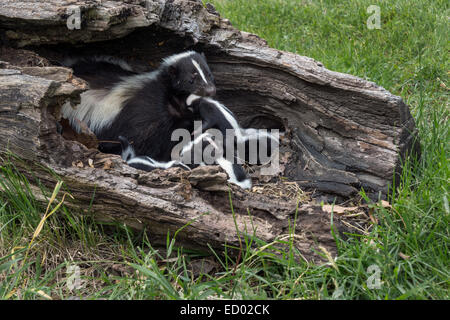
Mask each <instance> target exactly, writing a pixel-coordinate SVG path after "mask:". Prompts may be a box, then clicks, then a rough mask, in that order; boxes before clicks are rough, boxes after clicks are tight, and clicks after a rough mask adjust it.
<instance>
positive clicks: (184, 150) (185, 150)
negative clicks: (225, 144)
mask: <svg viewBox="0 0 450 320" xmlns="http://www.w3.org/2000/svg"><path fill="white" fill-rule="evenodd" d="M210 137H211V134H209V133H206V132H205V133H202V134H201V135H199V136H198V137H197V138H195V139H194V140H193V141H191V142H189V143H188V144H187V145H185V146H184V147H183V149H181V152H180V156H183V155H184V154H185V153H186V152H187V151H189V150H191V149H192V147H193V146H194V145H196V144H197V143H199V142H201V141H203V139H206V138H210ZM211 141H212V140H211ZM213 143H214V142H213ZM214 145H215V144H214Z"/></svg>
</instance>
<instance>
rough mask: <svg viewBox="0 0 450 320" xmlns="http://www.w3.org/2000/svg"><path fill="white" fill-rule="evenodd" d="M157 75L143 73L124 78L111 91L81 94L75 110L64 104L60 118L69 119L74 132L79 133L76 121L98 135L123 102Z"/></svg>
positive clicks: (91, 91)
mask: <svg viewBox="0 0 450 320" xmlns="http://www.w3.org/2000/svg"><path fill="white" fill-rule="evenodd" d="M157 75H158V71H153V72H149V73H144V74H140V75H136V76H131V77H127V78H125V79H124V80H123V81H121V82H119V83H118V84H116V85H115V86H114V87H113V88H112V89H111V90H106V89H96V90H88V91H86V92H83V93H82V94H81V95H80V97H81V103H80V104H79V105H78V106H76V107H75V108H72V106H71V105H70V103H66V104H64V106H63V107H62V116H63V117H64V118H67V119H69V121H70V123H71V125H72V127H73V128H74V129H75V130H76V131H78V132H79V131H80V126H79V123H78V121H82V122H84V123H86V125H87V126H88V127H89V129H91V130H92V131H93V132H94V133H95V134H98V133H99V132H100V131H101V130H103V129H104V128H107V127H109V126H110V125H111V123H112V122H113V121H114V119H115V118H116V116H117V115H118V114H119V113H120V111H121V110H122V108H123V106H124V104H125V102H126V101H127V100H128V99H129V98H131V97H132V96H133V95H134V94H135V93H136V92H137V91H138V90H139V89H141V88H142V87H143V86H144V84H145V82H146V81H148V80H151V79H154V78H156V76H157ZM77 120H78V121H77Z"/></svg>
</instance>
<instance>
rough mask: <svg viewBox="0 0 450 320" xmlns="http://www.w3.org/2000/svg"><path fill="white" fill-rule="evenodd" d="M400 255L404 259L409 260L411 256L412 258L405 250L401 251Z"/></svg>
mask: <svg viewBox="0 0 450 320" xmlns="http://www.w3.org/2000/svg"><path fill="white" fill-rule="evenodd" d="M398 256H399V257H400V258H402V259H403V260H409V258H411V256H407V255H406V254H404V253H403V252H399V253H398Z"/></svg>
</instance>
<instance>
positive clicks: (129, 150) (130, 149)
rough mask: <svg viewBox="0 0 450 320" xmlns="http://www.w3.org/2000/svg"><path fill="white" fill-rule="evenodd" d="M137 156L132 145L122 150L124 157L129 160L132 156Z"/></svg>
mask: <svg viewBox="0 0 450 320" xmlns="http://www.w3.org/2000/svg"><path fill="white" fill-rule="evenodd" d="M134 157H136V153H135V152H134V149H133V147H132V146H130V145H128V146H127V148H126V149H125V150H122V159H123V160H125V161H128V160H130V159H132V158H134Z"/></svg>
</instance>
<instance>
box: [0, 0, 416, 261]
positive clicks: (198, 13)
mask: <svg viewBox="0 0 450 320" xmlns="http://www.w3.org/2000/svg"><path fill="white" fill-rule="evenodd" d="M74 8H79V9H80V11H79V12H80V18H81V19H80V29H77V28H75V29H73V30H69V28H68V24H67V21H68V19H70V18H71V16H72V14H74V13H75V14H76V12H77V11H76V10H75V9H74ZM0 36H1V39H2V47H1V52H0V60H3V62H0V133H1V135H0V152H1V151H3V152H6V151H7V150H8V151H10V152H12V153H14V154H15V155H17V156H19V157H20V158H21V159H23V160H24V162H22V161H19V162H18V163H19V168H21V169H22V170H23V172H24V173H26V174H27V175H28V176H29V177H30V178H32V176H34V178H33V179H36V178H38V179H40V180H41V181H42V182H43V183H44V184H45V185H49V186H50V185H52V184H53V183H54V181H55V180H54V177H53V175H52V174H51V173H49V172H48V170H46V169H45V168H49V169H51V170H53V171H54V172H55V173H56V174H57V175H58V176H59V177H61V178H62V179H63V180H64V181H65V183H66V185H67V187H68V189H69V190H70V192H71V193H72V195H73V196H74V198H75V200H74V201H73V202H72V203H70V204H69V205H73V206H76V207H78V208H81V209H83V210H85V212H87V211H89V212H93V213H95V215H96V217H97V218H99V219H103V220H117V221H123V222H125V223H127V224H129V225H131V226H133V227H136V228H140V229H142V228H144V227H145V228H146V229H147V230H148V231H149V232H150V234H151V235H152V237H153V239H154V241H156V242H158V241H164V239H165V236H166V235H167V231H168V230H170V231H171V234H174V232H175V231H176V230H178V229H179V228H181V227H183V226H185V225H186V224H188V223H190V224H189V226H188V227H186V228H184V229H183V231H182V232H180V233H179V235H178V240H179V241H180V242H181V243H182V244H183V245H186V246H190V247H194V248H198V247H202V248H204V247H205V246H206V245H207V244H209V245H211V246H212V247H213V248H221V247H223V245H224V243H227V244H230V245H232V246H238V244H239V237H238V233H237V232H236V226H237V228H238V229H239V230H240V231H241V232H243V231H244V230H247V232H248V233H249V234H253V233H255V235H256V236H257V237H258V238H260V239H262V240H264V241H267V242H270V241H274V240H275V239H277V238H279V237H283V235H286V234H287V233H289V232H290V231H292V230H291V229H290V228H292V226H293V220H294V217H297V221H296V229H295V232H296V234H298V235H299V236H298V237H296V241H295V243H296V246H297V247H298V248H299V249H300V251H301V252H302V254H303V255H304V257H305V259H313V258H314V256H315V255H314V253H313V251H312V248H314V247H315V246H316V245H321V246H323V247H325V248H327V249H328V250H329V251H331V252H334V241H333V237H332V236H331V233H330V216H329V214H328V213H326V212H324V211H323V210H322V209H321V207H320V206H319V205H317V204H314V202H311V203H303V202H301V203H300V204H299V206H298V209H297V200H296V199H297V193H296V191H295V192H294V193H295V195H293V196H287V195H286V194H287V193H289V192H290V191H289V190H291V189H292V184H288V183H284V182H279V178H277V177H276V176H274V177H271V179H263V177H261V176H259V175H258V174H257V173H255V174H254V182H255V183H256V185H257V187H258V186H259V187H260V189H259V190H261V188H262V186H264V184H265V183H266V184H267V183H273V185H274V186H276V187H274V188H275V189H276V188H279V191H280V193H281V196H276V197H275V196H274V195H269V194H267V193H258V192H257V190H258V188H256V189H255V188H254V189H253V190H252V191H243V190H241V189H239V188H237V187H235V186H231V185H230V186H227V184H226V180H227V176H226V174H225V173H224V172H223V171H221V170H220V169H219V168H218V167H214V166H208V167H201V168H197V169H195V170H192V171H191V172H184V171H182V170H180V169H177V168H172V169H169V170H164V171H162V170H157V171H153V172H150V173H144V172H142V171H138V170H135V169H133V168H130V167H128V166H126V164H124V163H123V162H122V161H121V159H120V157H117V156H111V155H105V154H101V153H100V152H98V151H97V150H96V149H95V148H94V147H95V139H93V138H92V137H91V138H90V137H89V134H88V135H87V136H85V137H84V139H83V138H82V137H81V138H80V137H75V138H73V139H76V140H78V141H76V140H69V139H68V138H67V137H66V138H67V139H66V138H64V137H63V136H62V135H61V134H59V133H58V130H57V125H58V123H59V121H60V120H61V119H60V115H59V109H60V107H61V106H62V105H63V104H64V103H65V102H66V101H67V100H68V99H71V100H72V101H74V102H76V101H77V99H79V94H80V93H81V92H82V91H83V90H86V89H87V88H88V86H87V84H86V83H85V82H84V81H83V80H82V79H78V78H76V77H74V76H73V74H72V70H70V69H67V68H63V67H59V66H55V64H54V61H57V60H59V59H60V58H61V57H63V56H65V55H67V54H109V55H114V56H118V57H121V58H123V59H125V60H127V61H128V62H129V63H130V64H131V65H133V66H134V67H135V68H136V69H139V70H142V71H146V70H151V69H153V68H155V67H156V66H157V65H158V63H159V61H161V58H162V57H164V56H167V55H169V54H172V53H176V52H180V51H182V50H187V49H195V50H198V51H203V52H205V53H206V56H207V60H208V63H209V65H210V67H211V70H212V72H213V74H214V76H215V78H216V81H217V89H218V99H219V100H220V101H221V102H223V103H224V104H225V105H226V106H228V107H229V108H230V109H231V110H232V111H233V112H235V114H236V115H237V117H238V119H239V121H240V123H241V124H242V125H243V127H253V128H269V129H271V128H278V129H282V130H283V131H284V132H285V138H284V139H283V141H282V146H281V157H280V163H281V167H280V168H281V169H280V172H278V176H283V177H286V178H287V179H288V180H289V181H291V182H296V183H297V185H298V186H299V187H301V188H302V189H304V190H314V192H315V193H316V194H317V195H323V196H328V198H330V197H331V198H332V197H338V199H339V200H346V199H349V198H351V197H354V196H355V195H357V193H358V191H359V190H360V188H361V187H362V188H364V190H365V191H366V193H368V194H369V195H371V196H372V197H373V198H377V197H378V196H379V195H381V197H385V196H386V193H387V192H388V188H389V185H390V183H391V182H392V181H393V176H394V174H396V173H398V172H400V170H401V163H402V162H403V161H404V160H405V158H406V156H407V155H408V154H412V153H414V154H418V153H419V148H418V143H417V141H416V128H415V124H414V120H413V118H412V117H411V114H410V112H409V108H408V106H407V105H406V104H405V103H404V102H403V101H402V99H401V98H400V97H397V96H394V95H392V94H391V93H389V92H388V91H386V90H385V89H383V88H381V87H379V86H377V85H376V84H374V83H372V82H368V81H365V80H363V79H360V78H357V77H354V76H351V75H348V74H342V73H338V72H333V71H330V70H327V69H326V68H325V67H324V66H323V65H322V64H321V63H320V62H317V61H315V60H314V59H311V58H308V57H303V56H299V55H295V54H293V53H288V52H283V51H279V50H276V49H273V48H269V47H268V46H267V44H266V42H265V41H264V40H262V39H260V38H259V37H257V36H255V35H252V34H249V33H246V32H242V31H239V30H237V29H235V28H233V27H232V26H231V24H230V23H229V21H228V20H226V19H223V18H221V17H220V16H219V15H218V13H217V12H216V11H215V10H214V8H213V7H212V6H211V5H207V6H206V7H204V6H203V5H202V3H201V1H187V0H174V1H169V0H167V1H164V0H159V1H133V0H129V1H88V0H86V1H76V2H75V1H61V0H50V1H48V0H40V1H25V0H3V2H2V6H1V7H0ZM24 49H26V50H24ZM93 141H94V143H93V144H92V142H93ZM31 171H32V172H31ZM32 181H35V180H32ZM276 181H278V182H276ZM258 183H259V185H258ZM276 190H278V189H276ZM94 191H95V196H94V198H93V195H94ZM229 192H230V193H229ZM229 195H230V197H229ZM230 202H231V203H232V206H231V203H230ZM232 207H233V208H234V213H235V215H233V213H232V210H231V208H232ZM235 222H236V225H235ZM335 222H336V223H337V226H338V227H339V221H335Z"/></svg>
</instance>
